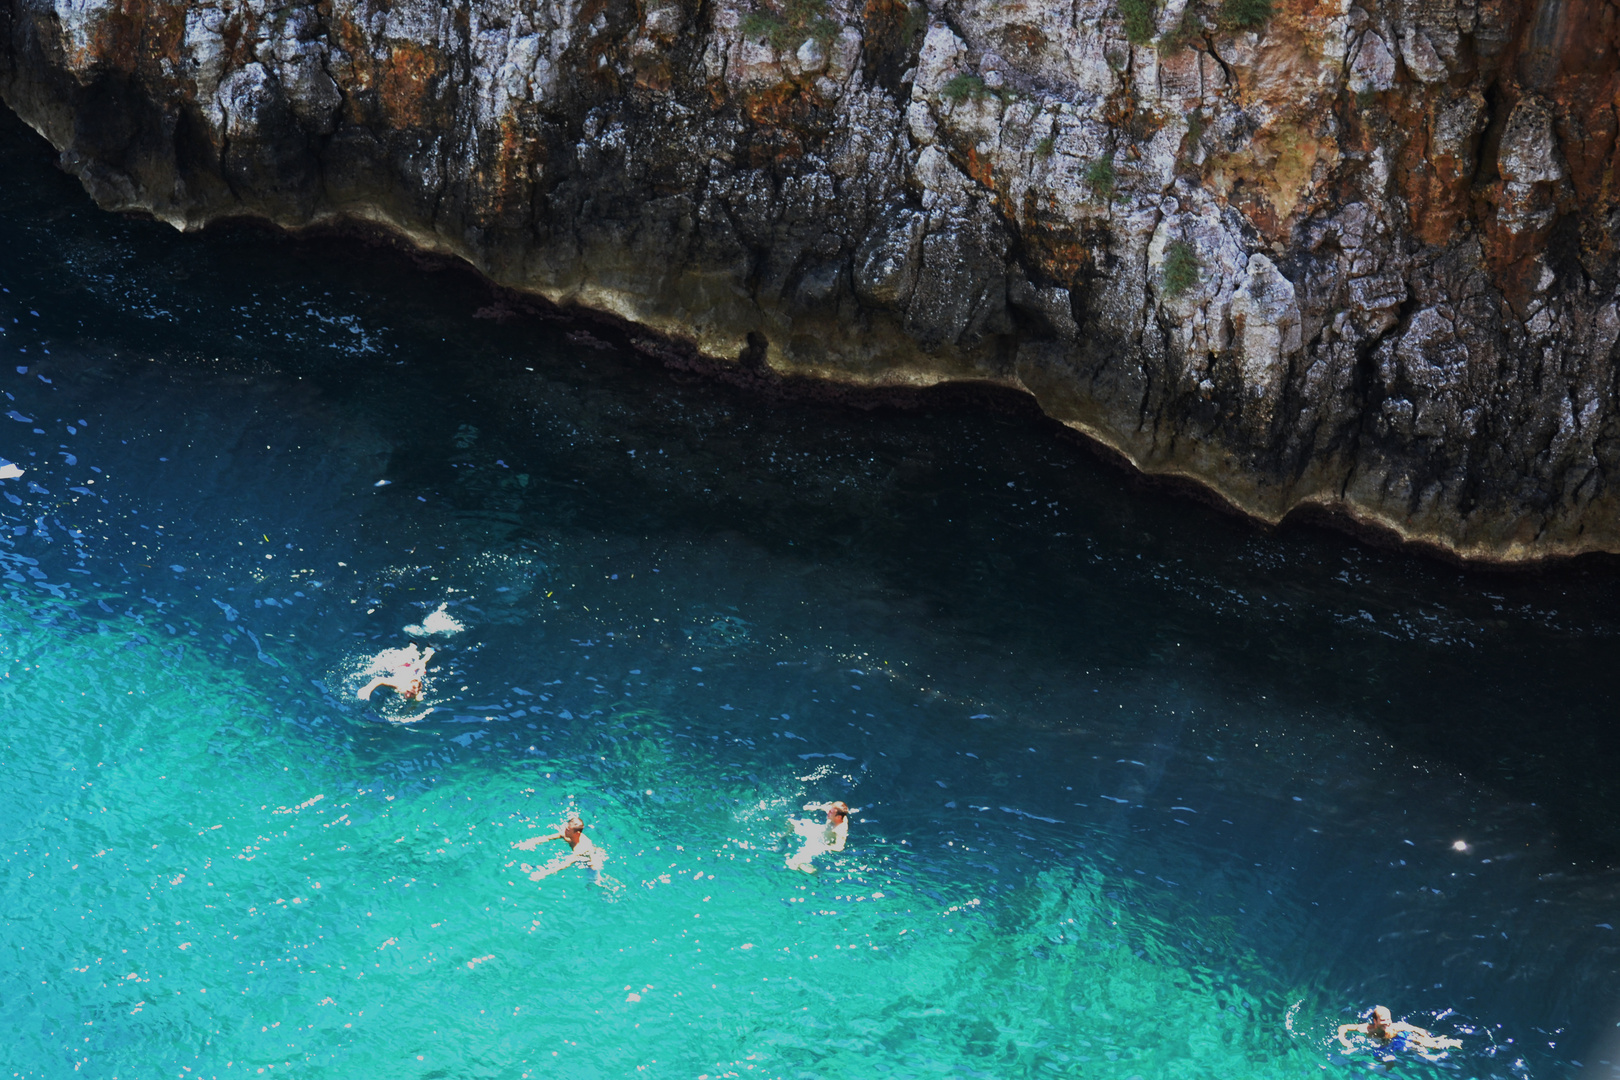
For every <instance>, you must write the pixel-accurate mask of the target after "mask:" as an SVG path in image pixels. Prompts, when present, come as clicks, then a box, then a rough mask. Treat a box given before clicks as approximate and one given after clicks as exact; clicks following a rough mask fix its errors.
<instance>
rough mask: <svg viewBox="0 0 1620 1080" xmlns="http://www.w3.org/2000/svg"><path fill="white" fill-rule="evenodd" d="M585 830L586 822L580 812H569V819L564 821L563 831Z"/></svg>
mask: <svg viewBox="0 0 1620 1080" xmlns="http://www.w3.org/2000/svg"><path fill="white" fill-rule="evenodd" d="M584 831H585V822H584V821H583V820H581V819H580V816H579V815H578V814H569V815H568V820H567V821H566V822H564V823H563V832H565V833H572V832H584Z"/></svg>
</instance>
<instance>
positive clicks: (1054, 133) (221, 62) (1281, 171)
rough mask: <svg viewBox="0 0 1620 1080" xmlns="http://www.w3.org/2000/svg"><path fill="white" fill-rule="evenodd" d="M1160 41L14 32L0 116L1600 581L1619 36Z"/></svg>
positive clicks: (846, 0) (562, 294) (1321, 20)
mask: <svg viewBox="0 0 1620 1080" xmlns="http://www.w3.org/2000/svg"><path fill="white" fill-rule="evenodd" d="M1148 6H1149V8H1150V10H1151V15H1152V25H1151V26H1150V27H1147V30H1148V31H1149V32H1148V33H1147V35H1146V36H1145V37H1144V36H1143V27H1142V25H1141V23H1140V20H1133V21H1132V23H1131V28H1130V30H1129V31H1127V24H1126V21H1125V19H1124V18H1123V17H1122V16H1121V13H1120V11H1119V9H1118V6H1117V0H1041V2H1034V0H927V2H926V3H924V2H923V0H710V2H708V3H699V2H698V0H0V96H3V97H4V100H5V101H6V103H7V104H9V105H10V106H11V107H12V108H13V109H15V110H16V111H17V112H18V113H19V114H20V115H21V116H22V117H23V118H24V119H26V120H27V121H28V122H29V123H31V124H32V125H33V126H34V127H35V128H37V129H38V130H39V131H41V132H42V133H43V134H44V135H45V136H46V137H47V138H48V139H50V140H51V141H52V142H53V143H54V144H55V145H56V146H57V147H58V148H59V149H60V151H61V154H62V163H63V165H64V167H65V168H67V169H69V170H70V171H72V172H74V173H75V174H77V175H78V176H79V177H80V178H81V180H82V181H83V182H84V184H85V186H86V187H87V188H88V189H89V191H90V192H91V193H92V195H94V197H95V198H96V199H97V200H98V201H100V202H101V204H102V205H104V206H106V207H108V208H111V209H121V210H134V211H142V212H147V213H151V214H154V215H156V216H158V217H159V218H162V219H163V220H166V221H169V222H171V223H173V224H174V225H175V226H177V227H179V228H186V229H189V228H195V227H199V226H201V225H203V224H205V223H207V222H208V221H210V220H213V219H217V218H220V217H224V216H240V215H256V216H261V217H264V218H267V219H269V220H272V221H275V222H277V223H280V224H282V225H284V226H287V227H291V228H298V227H303V226H308V225H312V224H317V223H322V222H331V221H337V220H344V219H357V220H364V221H369V222H374V223H378V224H380V225H383V226H386V227H388V228H391V229H394V230H397V231H399V232H401V233H403V234H405V235H406V236H408V237H409V238H410V239H411V240H412V241H413V242H415V243H416V244H419V245H421V246H422V247H424V248H429V249H432V250H435V251H439V252H443V253H447V254H452V255H455V256H458V257H461V258H464V259H466V260H467V261H469V262H470V263H472V264H473V265H475V266H477V267H478V268H480V269H481V270H482V271H484V272H485V273H486V274H488V275H489V276H490V277H491V278H493V279H494V280H496V281H498V282H500V283H502V284H504V285H508V286H512V287H514V288H518V289H524V290H529V291H532V292H535V293H539V294H542V295H544V296H545V297H547V298H549V299H550V300H552V301H554V302H557V303H560V304H564V305H578V306H581V307H585V308H590V309H596V310H601V311H606V312H610V313H613V314H615V315H617V316H619V317H622V318H624V319H627V320H630V321H631V322H633V323H637V324H640V325H642V326H644V327H647V328H649V329H651V330H654V331H657V332H658V333H659V334H662V335H666V336H667V337H672V338H677V339H681V340H683V341H685V342H688V343H690V345H691V346H693V347H695V348H696V349H698V350H700V351H701V352H703V353H705V354H707V355H708V356H710V357H713V358H716V359H717V360H720V361H727V360H738V361H740V360H741V358H743V357H744V356H747V357H748V358H749V361H748V362H750V363H758V362H763V363H764V364H765V365H766V366H767V367H768V368H770V369H772V370H775V371H777V372H780V373H784V374H786V373H793V374H801V375H810V376H815V377H819V378H823V379H827V380H833V381H837V382H841V383H845V384H849V385H852V386H896V385H905V386H923V385H928V384H932V383H937V382H941V381H948V380H976V381H982V382H989V383H996V384H1000V385H1004V386H1010V387H1015V388H1020V389H1023V390H1025V391H1027V392H1029V393H1030V394H1032V395H1034V397H1035V398H1036V399H1037V400H1038V401H1039V402H1040V404H1041V406H1042V407H1043V408H1044V409H1045V410H1046V411H1047V412H1048V413H1049V414H1050V415H1052V416H1054V417H1056V418H1057V419H1059V420H1061V421H1063V422H1064V423H1067V424H1069V425H1071V426H1073V427H1075V428H1077V429H1079V430H1081V431H1084V432H1086V433H1087V434H1089V435H1091V436H1093V437H1095V438H1096V439H1098V440H1100V441H1102V442H1104V443H1106V444H1108V445H1109V446H1111V447H1113V448H1115V449H1117V450H1118V451H1119V452H1121V453H1122V454H1123V455H1125V456H1126V457H1127V458H1128V459H1129V460H1131V461H1132V462H1134V463H1135V464H1136V465H1137V466H1138V467H1139V468H1141V469H1143V470H1145V471H1148V472H1153V473H1166V474H1175V475H1179V476H1182V477H1187V478H1191V479H1194V480H1196V481H1198V482H1200V483H1203V484H1205V485H1207V486H1208V487H1210V488H1211V489H1213V490H1214V491H1216V492H1218V493H1220V494H1221V495H1222V496H1224V497H1225V498H1226V499H1228V500H1229V501H1230V502H1232V503H1233V504H1234V505H1236V506H1237V507H1239V508H1241V509H1243V510H1245V511H1247V512H1249V513H1252V514H1254V515H1256V516H1258V517H1260V518H1263V519H1266V520H1270V521H1276V520H1279V519H1281V518H1282V517H1283V516H1285V515H1286V514H1288V513H1289V512H1290V511H1291V510H1294V509H1296V508H1299V507H1305V506H1312V507H1320V508H1326V509H1328V510H1332V511H1337V512H1340V513H1343V514H1345V515H1348V516H1349V517H1351V518H1354V519H1356V520H1359V521H1361V522H1364V523H1368V524H1372V525H1377V526H1382V527H1384V528H1387V529H1389V530H1392V531H1394V532H1395V533H1397V534H1399V535H1401V536H1404V537H1406V538H1409V539H1412V540H1416V541H1421V542H1425V543H1428V544H1431V545H1433V546H1436V547H1438V548H1441V549H1444V550H1447V551H1450V552H1453V553H1456V554H1458V555H1460V556H1463V557H1465V558H1477V559H1483V560H1498V561H1519V560H1528V559H1534V558H1538V557H1543V556H1552V555H1563V554H1572V553H1578V552H1582V551H1590V550H1606V551H1620V400H1617V394H1620V385H1617V379H1616V371H1617V367H1616V362H1615V348H1616V344H1617V341H1620V314H1617V312H1620V295H1617V294H1620V260H1617V248H1616V240H1617V233H1616V230H1617V228H1620V185H1617V183H1616V169H1615V166H1616V151H1617V138H1616V136H1617V130H1620V122H1617V115H1616V107H1617V100H1620V62H1617V59H1616V57H1617V53H1616V48H1617V46H1620V7H1617V5H1616V3H1615V2H1614V0H1534V2H1528V0H1525V2H1521V0H1356V2H1353V3H1352V2H1351V0H1273V3H1272V5H1271V8H1272V10H1271V13H1270V15H1269V16H1268V17H1264V18H1260V19H1258V20H1257V21H1255V22H1254V23H1253V24H1252V25H1236V24H1235V23H1234V18H1235V14H1234V13H1235V11H1236V10H1237V9H1238V8H1239V7H1249V8H1252V7H1253V6H1254V5H1252V4H1247V5H1240V4H1236V3H1234V2H1232V0H1155V2H1153V3H1151V4H1149V5H1148ZM1133 35H1134V36H1135V39H1134V40H1133ZM761 346H762V347H761ZM1611 480H1615V481H1616V484H1615V485H1611V483H1610V481H1611Z"/></svg>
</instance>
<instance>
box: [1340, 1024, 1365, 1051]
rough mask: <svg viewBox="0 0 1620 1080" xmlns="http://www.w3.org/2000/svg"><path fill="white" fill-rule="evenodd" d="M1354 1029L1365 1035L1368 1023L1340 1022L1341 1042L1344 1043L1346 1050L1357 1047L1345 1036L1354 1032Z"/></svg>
mask: <svg viewBox="0 0 1620 1080" xmlns="http://www.w3.org/2000/svg"><path fill="white" fill-rule="evenodd" d="M1352 1031H1354V1032H1356V1033H1358V1034H1361V1035H1365V1034H1366V1033H1367V1025H1366V1024H1340V1025H1339V1042H1340V1043H1342V1044H1343V1045H1344V1048H1345V1049H1346V1050H1354V1049H1355V1047H1353V1046H1351V1045H1350V1040H1349V1039H1347V1038H1345V1036H1346V1035H1348V1034H1350V1032H1352Z"/></svg>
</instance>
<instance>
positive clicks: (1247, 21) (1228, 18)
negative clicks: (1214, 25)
mask: <svg viewBox="0 0 1620 1080" xmlns="http://www.w3.org/2000/svg"><path fill="white" fill-rule="evenodd" d="M1271 15H1272V9H1271V0H1221V15H1220V20H1221V25H1222V26H1226V27H1231V28H1233V29H1237V30H1257V29H1259V28H1260V27H1262V26H1264V25H1265V24H1266V22H1267V21H1268V20H1269V19H1270V18H1271Z"/></svg>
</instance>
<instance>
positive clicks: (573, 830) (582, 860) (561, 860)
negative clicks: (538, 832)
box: [512, 814, 607, 885]
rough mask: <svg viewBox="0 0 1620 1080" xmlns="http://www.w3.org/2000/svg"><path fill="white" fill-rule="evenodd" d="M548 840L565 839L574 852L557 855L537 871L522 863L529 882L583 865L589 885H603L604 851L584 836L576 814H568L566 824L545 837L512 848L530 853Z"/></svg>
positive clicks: (531, 839)
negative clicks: (587, 868) (586, 869)
mask: <svg viewBox="0 0 1620 1080" xmlns="http://www.w3.org/2000/svg"><path fill="white" fill-rule="evenodd" d="M548 840H566V841H568V846H569V847H570V848H572V849H573V850H572V851H571V852H570V853H569V854H567V855H560V856H558V857H557V858H555V859H552V860H551V861H550V862H548V863H546V865H544V866H542V867H539V868H538V869H536V868H533V867H531V866H529V864H528V863H524V864H523V869H524V870H526V871H529V880H530V881H539V880H541V879H542V878H548V877H550V876H551V875H552V874H555V873H556V872H557V871H559V870H565V869H567V868H568V867H570V866H586V867H589V868H590V871H591V883H592V884H593V885H600V884H602V864H603V863H605V862H607V852H605V851H603V850H602V849H601V848H599V847H597V846H596V845H595V844H593V843H591V838H590V837H588V836H586V835H585V823H584V822H583V821H581V820H580V817H579V815H578V814H570V815H569V817H568V820H567V822H565V823H564V824H563V826H562V828H560V829H558V830H557V831H556V832H552V833H547V834H546V835H545V836H531V837H529V838H528V839H527V840H520V841H519V842H518V843H516V844H513V845H512V846H513V847H515V848H517V849H518V850H519V851H533V850H534V849H535V848H537V847H539V846H540V845H541V844H543V843H545V842H546V841H548Z"/></svg>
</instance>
